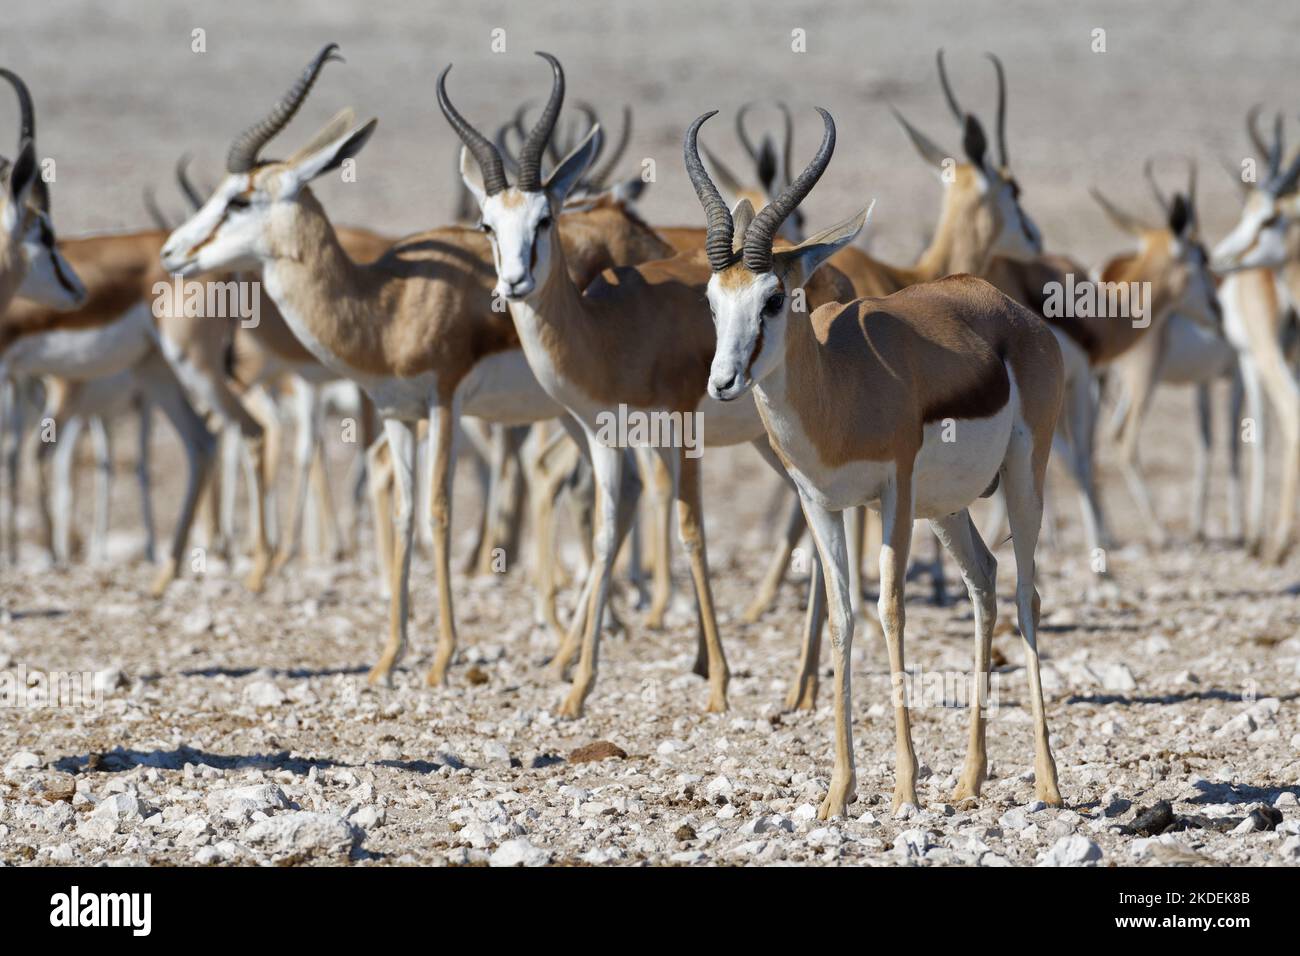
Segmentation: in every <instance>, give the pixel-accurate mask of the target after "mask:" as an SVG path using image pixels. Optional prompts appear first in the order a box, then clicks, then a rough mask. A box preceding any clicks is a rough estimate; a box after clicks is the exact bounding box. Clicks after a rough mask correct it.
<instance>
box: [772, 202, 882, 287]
mask: <svg viewBox="0 0 1300 956" xmlns="http://www.w3.org/2000/svg"><path fill="white" fill-rule="evenodd" d="M875 206H876V201H875V200H874V199H873V200H871V205H870V206H868V207H867V208H866V209H864V210H862V211H861V212H860V213H858V214H857V215H856V216H854V217H852V218H851V219H845V220H844V221H843V222H841V223H838V224H837V225H834V226H831V227H830V228H829V229H824V230H822V231H821V232H819V233H817V235H815V236H809V237H808V238H807V239H805V240H804V241H803V242H801V243H799V245H797V246H795V247H794V248H793V249H782V250H781V251H779V252H776V253H773V255H772V260H773V262H774V264H775V266H776V270H775V271H776V273H777V274H778V275H780V276H782V277H783V278H784V279H785V282H786V285H788V286H792V287H798V286H801V285H803V284H804V283H805V282H807V281H808V280H809V279H810V278H812V275H813V273H815V272H816V271H817V270H818V269H819V268H820V267H821V265H822V263H824V262H825V261H826V260H827V259H829V258H830V257H831V256H833V255H835V253H837V252H839V251H840V250H841V249H843V248H844V247H845V246H847V245H848V244H849V243H850V242H852V241H853V240H854V239H855V238H856V237H857V235H858V233H859V232H861V231H862V227H863V226H865V225H866V224H867V219H868V218H870V216H871V210H872V209H874V208H875Z"/></svg>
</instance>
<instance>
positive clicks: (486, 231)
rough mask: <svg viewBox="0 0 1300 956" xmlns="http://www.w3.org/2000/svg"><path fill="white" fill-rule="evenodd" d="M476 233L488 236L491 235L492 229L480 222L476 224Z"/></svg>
mask: <svg viewBox="0 0 1300 956" xmlns="http://www.w3.org/2000/svg"><path fill="white" fill-rule="evenodd" d="M478 231H479V232H481V233H483V234H484V235H488V236H490V235H492V227H491V226H489V225H488V224H487V223H485V222H480V223H479V224H478Z"/></svg>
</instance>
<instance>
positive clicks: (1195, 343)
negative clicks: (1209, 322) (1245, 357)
mask: <svg viewBox="0 0 1300 956" xmlns="http://www.w3.org/2000/svg"><path fill="white" fill-rule="evenodd" d="M1235 356H1236V352H1235V350H1234V349H1233V348H1232V346H1231V345H1229V344H1228V342H1227V341H1226V340H1225V339H1223V338H1221V337H1220V336H1218V335H1215V334H1214V333H1213V332H1210V331H1209V330H1208V329H1205V328H1204V327H1202V326H1200V325H1197V324H1196V323H1195V322H1193V321H1192V320H1191V319H1186V318H1183V317H1182V316H1181V315H1178V314H1174V315H1171V316H1170V317H1169V329H1168V331H1167V332H1166V334H1165V354H1164V355H1163V356H1162V357H1161V360H1160V381H1162V382H1169V383H1172V384H1175V385H1188V384H1192V383H1196V382H1205V381H1209V380H1210V379H1214V378H1217V377H1218V376H1220V375H1222V374H1223V373H1224V372H1225V371H1227V369H1228V368H1229V367H1230V364H1231V362H1232V360H1233V359H1234V358H1235Z"/></svg>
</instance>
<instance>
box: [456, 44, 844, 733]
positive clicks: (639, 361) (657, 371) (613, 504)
mask: <svg viewBox="0 0 1300 956" xmlns="http://www.w3.org/2000/svg"><path fill="white" fill-rule="evenodd" d="M538 55H539V56H541V57H542V58H543V59H545V60H546V61H547V63H548V64H550V66H551V71H552V84H551V92H550V97H549V99H548V101H547V106H546V108H545V110H544V111H543V114H542V119H540V120H539V121H538V123H539V126H538V127H536V128H535V129H534V133H535V134H537V135H538V139H537V140H536V142H533V140H531V139H530V143H533V145H534V147H535V148H536V149H537V151H538V152H537V153H533V154H521V156H520V163H519V166H520V170H519V176H518V178H517V180H516V182H515V184H514V185H511V184H510V183H508V182H507V179H506V173H505V168H504V164H503V162H502V158H501V156H500V153H499V152H498V150H497V148H496V146H495V145H494V144H493V143H492V142H491V141H490V140H489V139H487V138H486V137H485V136H483V134H481V133H480V132H478V131H477V130H476V129H475V128H474V127H473V126H472V125H470V123H469V122H468V121H467V120H465V118H464V117H462V116H461V115H460V113H459V112H457V111H456V109H455V107H454V106H453V105H452V104H451V101H450V99H449V98H448V96H447V92H446V77H447V73H448V71H449V70H450V69H451V68H450V67H447V69H445V70H443V73H442V75H441V76H440V77H439V80H438V102H439V105H440V106H441V108H442V111H443V114H444V115H445V116H446V117H447V121H448V122H449V123H450V124H451V126H452V128H453V129H455V130H456V132H457V134H458V135H459V136H460V138H461V140H462V141H463V142H464V144H465V149H464V150H463V152H462V155H461V173H462V176H463V177H464V179H465V182H466V185H467V186H468V187H469V189H470V191H471V192H472V193H473V194H474V196H475V198H476V199H477V201H478V205H479V210H480V212H481V214H482V222H483V229H484V231H485V232H486V233H487V234H488V236H489V237H490V239H491V242H492V251H493V257H494V260H495V262H496V273H497V286H496V288H497V292H498V293H499V294H500V295H502V296H503V297H504V298H505V299H506V301H507V302H508V303H509V308H510V314H511V316H512V317H513V319H514V322H515V326H516V328H517V329H518V332H519V339H520V342H521V343H522V345H523V349H524V353H525V355H526V356H527V358H528V363H529V365H531V366H532V369H533V372H534V373H535V375H536V376H537V379H538V381H540V382H541V384H542V386H543V387H544V388H545V389H546V391H547V392H548V393H549V394H550V395H551V396H552V398H553V399H554V400H555V401H557V402H559V403H561V404H562V405H563V406H564V407H565V408H566V409H568V411H569V412H570V414H572V415H573V417H574V418H575V419H577V421H578V422H579V423H580V425H581V427H582V429H583V431H584V433H585V440H586V443H587V447H588V449H589V452H590V456H591V460H592V465H593V468H594V471H595V478H596V483H597V488H598V491H599V494H598V504H599V506H598V512H599V513H598V519H599V523H598V526H597V529H596V531H595V538H594V547H593V551H594V555H595V557H594V561H593V564H592V568H591V571H590V573H589V574H588V577H587V581H586V584H585V585H584V589H583V592H582V595H583V596H582V598H581V599H580V601H581V603H580V605H579V620H578V621H577V622H575V624H578V623H580V624H581V625H582V628H581V634H580V635H579V631H578V628H577V627H576V626H575V628H574V629H573V630H571V631H570V638H571V639H570V641H568V642H566V647H564V648H562V649H561V652H560V653H559V654H558V655H557V656H556V658H555V661H554V668H555V670H556V672H557V673H562V672H563V669H564V667H565V665H566V664H567V662H568V658H569V656H570V655H571V654H572V653H576V652H577V651H578V650H579V648H580V650H581V654H580V656H579V660H578V664H577V668H576V669H575V671H574V675H573V683H572V686H571V689H570V692H569V694H568V696H567V697H566V698H565V700H564V702H563V704H562V706H561V713H562V714H563V715H565V716H577V715H579V714H581V713H582V709H583V706H584V703H585V700H586V698H587V695H588V694H589V693H590V691H591V689H592V687H593V686H594V683H595V676H596V664H597V658H598V646H599V634H600V625H601V620H602V616H603V612H604V608H605V604H606V600H607V593H608V587H609V580H610V572H611V568H612V565H613V561H614V558H615V556H616V554H617V553H618V549H619V545H620V543H621V541H622V539H623V536H624V534H625V533H626V531H627V528H628V523H629V519H630V515H629V512H628V509H627V507H626V505H627V502H626V501H625V500H623V499H622V498H621V496H620V492H619V487H618V486H619V482H620V479H621V477H622V475H623V455H622V449H620V448H618V447H615V446H616V445H617V442H614V441H612V440H611V439H610V438H609V437H607V436H608V425H609V423H610V422H612V421H623V420H625V419H624V416H627V415H628V414H635V415H637V416H639V417H641V416H643V417H644V418H645V420H648V421H657V420H663V419H665V418H666V419H667V420H668V421H671V422H674V423H677V424H678V425H683V424H684V423H686V422H688V421H693V420H694V418H693V416H694V415H695V414H696V413H700V414H701V415H702V416H703V426H702V428H701V430H700V434H701V435H702V436H703V444H704V445H706V446H720V445H733V444H739V443H740V442H751V443H753V444H754V447H755V448H756V450H758V451H759V453H760V454H761V455H763V456H764V458H765V459H766V460H767V461H768V462H769V464H771V465H772V467H773V468H775V469H777V470H778V471H779V470H780V464H779V462H777V461H776V460H775V459H774V457H773V455H772V452H771V448H770V446H769V445H768V443H767V441H766V440H765V435H764V433H763V429H762V423H761V421H760V420H759V419H758V414H757V410H756V409H754V408H753V406H752V403H740V404H739V406H730V407H728V406H724V405H721V404H719V403H717V402H713V401H711V400H709V399H708V397H707V395H706V394H705V389H704V384H705V374H704V372H705V370H706V369H707V367H708V362H709V359H710V357H711V355H712V354H713V344H714V343H713V332H712V328H711V327H710V325H709V323H708V321H707V318H706V316H705V315H704V314H703V306H704V300H703V291H704V285H705V283H706V282H707V280H708V276H709V271H708V267H707V264H706V263H705V262H704V261H703V260H702V259H701V257H700V255H699V252H698V247H697V251H693V252H689V253H683V254H680V255H678V256H675V257H673V258H671V259H664V260H662V261H659V262H652V263H647V264H643V265H637V266H627V267H623V268H619V269H614V270H612V271H609V272H606V273H605V274H604V275H603V276H602V277H601V278H600V279H599V280H597V281H595V282H593V283H592V284H591V285H590V286H588V287H587V288H586V290H585V291H584V290H583V289H582V287H581V286H579V285H578V284H576V283H575V282H574V281H573V280H572V278H571V277H570V276H569V274H568V271H567V269H566V259H565V256H566V250H565V249H564V248H563V243H561V242H557V241H556V238H555V232H554V230H553V229H552V228H551V226H552V224H553V221H554V217H555V214H556V212H557V211H558V210H559V209H561V208H562V207H563V204H564V200H565V197H566V196H567V195H568V193H569V191H570V190H571V189H572V188H573V187H574V185H575V184H576V183H577V182H578V181H579V179H580V177H581V176H582V174H583V171H584V170H585V169H586V168H587V166H588V165H589V164H590V162H591V157H592V155H593V154H594V153H595V150H596V145H597V142H598V139H599V129H598V128H597V129H593V130H591V131H590V132H589V134H588V136H587V138H586V139H585V140H584V141H583V142H582V143H581V144H579V146H578V147H577V148H576V149H575V150H574V151H573V152H571V153H570V154H569V155H568V156H567V157H566V158H565V159H564V160H563V161H562V162H561V163H560V164H559V165H558V166H556V168H555V169H554V170H553V171H552V173H551V174H550V176H549V177H547V179H546V180H545V181H543V180H542V179H541V176H540V166H539V159H538V157H539V155H540V148H541V145H542V144H544V143H545V141H546V138H547V136H548V134H549V132H550V127H551V125H553V124H554V121H555V116H556V115H558V113H559V109H560V105H561V103H562V102H563V98H564V71H563V68H562V67H561V66H560V64H559V61H557V60H556V59H555V57H553V56H551V55H550V54H548V53H540V52H539V53H538ZM543 122H545V123H546V124H547V125H546V126H544V127H543V126H541V125H540V124H542V123H543ZM539 130H540V132H539ZM834 297H835V296H834V294H830V293H827V294H826V299H831V298H834ZM809 298H810V300H811V301H818V299H817V297H815V296H813V295H812V293H811V292H810V295H809ZM683 437H686V438H689V436H688V435H686V436H684V434H683V431H682V430H681V429H680V428H677V429H676V430H675V434H674V435H673V436H671V440H670V441H669V442H668V444H667V445H665V444H663V443H660V444H659V445H657V446H656V447H655V448H654V451H655V453H656V455H657V456H658V457H659V458H660V459H661V461H662V462H663V470H664V472H665V473H666V474H667V475H668V476H669V477H670V485H671V488H672V493H673V496H674V497H675V499H676V502H677V513H678V530H679V536H680V538H681V541H682V544H683V546H684V548H685V550H686V553H687V556H688V558H689V560H690V566H691V575H692V580H693V584H694V587H695V597H696V603H697V608H698V610H699V618H700V624H701V632H702V647H701V648H700V651H701V653H700V657H699V658H697V662H696V663H697V667H696V670H697V672H702V671H707V675H708V679H709V703H708V708H709V710H711V711H720V710H723V709H725V708H726V686H727V679H728V673H727V667H726V661H725V659H724V655H723V651H722V645H721V641H720V640H719V638H718V632H717V621H716V616H715V614H714V609H713V597H712V592H711V589H710V584H709V576H708V558H707V551H706V545H705V541H704V529H703V522H702V515H701V507H702V505H701V500H700V487H699V485H700V462H699V458H698V448H696V449H692V448H691V447H688V445H689V442H687V441H684V440H683ZM584 607H585V608H586V612H585V615H584V613H583V608H584ZM701 658H703V659H701ZM700 665H705V666H700Z"/></svg>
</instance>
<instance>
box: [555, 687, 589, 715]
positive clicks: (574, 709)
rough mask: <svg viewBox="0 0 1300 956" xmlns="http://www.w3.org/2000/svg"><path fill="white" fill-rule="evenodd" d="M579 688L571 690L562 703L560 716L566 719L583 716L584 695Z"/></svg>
mask: <svg viewBox="0 0 1300 956" xmlns="http://www.w3.org/2000/svg"><path fill="white" fill-rule="evenodd" d="M584 696H585V695H583V694H580V693H578V691H577V690H574V691H571V692H570V693H569V695H568V696H567V697H565V698H564V703H562V704H561V705H560V710H559V716H561V717H563V718H565V719H566V720H577V719H578V718H579V717H581V716H582V708H583V702H584V701H583V697H584Z"/></svg>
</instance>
